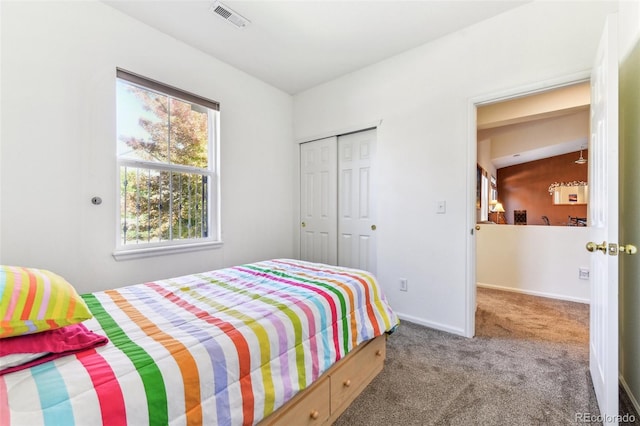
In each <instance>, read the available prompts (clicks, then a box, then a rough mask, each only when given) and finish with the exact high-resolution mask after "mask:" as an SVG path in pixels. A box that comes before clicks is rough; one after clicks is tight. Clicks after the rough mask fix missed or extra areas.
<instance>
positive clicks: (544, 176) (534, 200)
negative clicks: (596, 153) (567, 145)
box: [497, 150, 588, 226]
mask: <svg viewBox="0 0 640 426" xmlns="http://www.w3.org/2000/svg"><path fill="white" fill-rule="evenodd" d="M583 155H584V157H585V158H588V152H587V150H584V151H583ZM579 156H580V153H579V152H572V153H569V154H564V155H558V156H556V157H551V158H545V159H542V160H537V161H531V162H529V163H524V164H517V165H515V166H509V167H504V168H502V169H498V172H497V175H498V176H497V183H498V200H499V201H500V202H501V203H502V205H503V206H504V209H505V212H504V217H505V219H506V222H507V223H508V224H513V211H514V210H526V211H527V225H544V221H543V220H542V216H547V217H548V218H549V222H551V225H556V226H564V225H567V223H568V221H569V216H577V217H587V205H586V204H582V205H555V204H553V197H552V196H551V195H549V191H548V189H549V185H551V184H552V183H554V182H572V181H574V180H577V181H585V182H586V181H587V174H588V172H587V170H588V164H576V163H574V161H575V160H577V159H578V157H579Z"/></svg>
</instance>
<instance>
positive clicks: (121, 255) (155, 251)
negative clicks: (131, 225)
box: [112, 241, 222, 261]
mask: <svg viewBox="0 0 640 426" xmlns="http://www.w3.org/2000/svg"><path fill="white" fill-rule="evenodd" d="M219 247H222V241H207V242H199V243H185V244H173V245H167V246H154V247H142V248H127V249H116V250H115V251H114V252H113V254H112V255H113V257H114V259H115V260H118V261H120V260H131V259H142V258H145V257H156V256H163V255H167V254H177V253H186V252H190V251H199V250H207V249H214V248H219Z"/></svg>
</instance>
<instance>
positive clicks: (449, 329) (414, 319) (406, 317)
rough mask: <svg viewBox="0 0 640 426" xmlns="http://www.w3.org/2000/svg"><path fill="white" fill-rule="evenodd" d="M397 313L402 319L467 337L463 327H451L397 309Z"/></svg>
mask: <svg viewBox="0 0 640 426" xmlns="http://www.w3.org/2000/svg"><path fill="white" fill-rule="evenodd" d="M396 315H398V317H399V318H400V320H405V321H408V322H412V323H414V324H419V325H424V326H425V327H429V328H433V329H436V330H440V331H446V332H447V333H451V334H457V335H458V336H462V337H465V334H464V330H463V329H461V328H454V327H449V326H448V325H444V324H440V323H437V322H432V321H428V320H425V319H423V318H418V317H414V316H413V315H406V314H403V313H401V312H397V311H396ZM401 325H402V324H401Z"/></svg>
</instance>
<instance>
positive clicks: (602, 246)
mask: <svg viewBox="0 0 640 426" xmlns="http://www.w3.org/2000/svg"><path fill="white" fill-rule="evenodd" d="M586 248H587V251H590V252H591V253H594V252H596V251H598V250H600V251H601V252H602V254H607V242H606V241H603V242H602V244H596V243H594V242H593V241H589V242H588V243H587V245H586Z"/></svg>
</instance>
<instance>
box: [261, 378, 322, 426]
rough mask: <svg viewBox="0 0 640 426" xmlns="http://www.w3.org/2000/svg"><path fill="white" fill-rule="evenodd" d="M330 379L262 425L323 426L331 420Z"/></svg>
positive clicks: (292, 401) (298, 397)
mask: <svg viewBox="0 0 640 426" xmlns="http://www.w3.org/2000/svg"><path fill="white" fill-rule="evenodd" d="M329 393H330V384H329V377H324V378H322V379H320V380H319V381H318V382H316V383H314V384H313V385H312V386H311V387H309V388H308V389H307V390H306V391H305V392H304V393H303V394H299V395H297V396H296V397H294V399H292V400H291V401H290V402H291V404H289V406H290V408H289V409H287V410H284V411H283V410H280V411H277V412H276V413H274V414H273V415H272V416H269V417H268V418H266V419H265V420H264V421H263V422H261V423H260V426H264V425H296V426H297V425H300V426H311V425H322V424H324V423H325V422H326V421H327V420H328V419H329V414H330V412H329V400H330V398H329ZM296 398H297V399H296Z"/></svg>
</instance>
